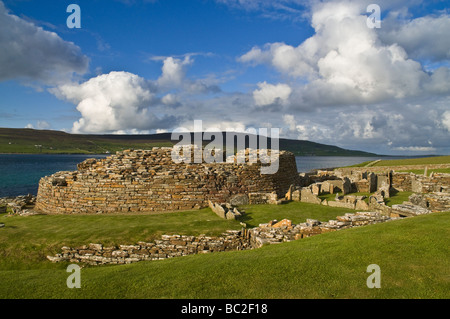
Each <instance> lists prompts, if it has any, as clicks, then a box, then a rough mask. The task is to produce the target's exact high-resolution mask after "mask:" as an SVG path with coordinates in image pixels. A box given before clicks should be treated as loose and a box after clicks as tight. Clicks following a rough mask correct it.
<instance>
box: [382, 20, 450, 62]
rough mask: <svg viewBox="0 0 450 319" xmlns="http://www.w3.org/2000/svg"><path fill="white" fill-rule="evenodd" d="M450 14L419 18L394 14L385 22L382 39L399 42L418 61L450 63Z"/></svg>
mask: <svg viewBox="0 0 450 319" xmlns="http://www.w3.org/2000/svg"><path fill="white" fill-rule="evenodd" d="M449 30H450V15H448V14H441V15H439V16H437V17H436V16H425V17H419V18H416V19H401V20H399V19H398V18H397V14H391V15H389V16H388V17H387V18H386V19H384V20H383V27H382V28H381V29H380V32H379V34H380V38H381V39H382V41H383V42H385V43H390V44H394V43H397V44H398V45H400V46H401V47H402V48H404V49H405V51H406V52H407V53H408V56H410V57H411V58H414V59H426V60H430V61H443V60H450V37H449V36H448V33H449Z"/></svg>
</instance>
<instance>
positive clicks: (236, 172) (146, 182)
mask: <svg viewBox="0 0 450 319" xmlns="http://www.w3.org/2000/svg"><path fill="white" fill-rule="evenodd" d="M171 152H172V148H153V149H152V150H127V151H123V152H117V154H115V155H112V156H109V157H107V158H104V159H98V160H96V159H88V160H86V161H84V162H82V163H81V164H79V165H78V170H77V171H73V172H58V173H56V174H54V175H51V176H47V177H44V178H42V179H41V180H40V182H39V190H38V196H37V202H36V210H38V211H43V212H45V213H60V214H72V213H109V212H139V211H176V210H189V209H198V208H202V207H207V206H208V200H211V201H212V202H214V203H224V202H227V201H229V200H230V198H231V197H232V196H233V195H236V194H249V193H272V192H274V193H276V194H277V196H280V197H281V196H284V195H285V193H286V192H287V191H288V189H289V186H290V185H292V184H296V183H297V180H298V178H299V176H298V173H297V166H296V163H295V157H294V155H293V154H292V153H290V152H285V151H281V152H279V163H278V165H279V168H278V171H277V172H276V173H275V174H261V166H262V165H267V164H262V163H261V162H260V161H257V162H256V163H249V162H248V159H249V158H250V157H251V156H255V155H258V153H259V154H260V155H261V152H260V150H249V149H247V150H246V154H247V156H248V157H247V162H246V163H236V161H235V162H234V163H227V162H225V163H205V162H202V163H194V158H193V157H192V158H191V163H175V162H174V161H173V160H172V156H171ZM269 152H270V150H269ZM192 154H194V152H192Z"/></svg>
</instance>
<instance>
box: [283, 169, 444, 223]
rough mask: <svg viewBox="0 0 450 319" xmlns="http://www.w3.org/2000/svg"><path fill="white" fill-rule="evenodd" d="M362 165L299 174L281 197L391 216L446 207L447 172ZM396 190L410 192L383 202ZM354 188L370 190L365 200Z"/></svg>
mask: <svg viewBox="0 0 450 319" xmlns="http://www.w3.org/2000/svg"><path fill="white" fill-rule="evenodd" d="M448 166H450V165H448ZM365 169H367V168H354V169H349V168H344V169H337V170H317V171H315V172H312V173H307V174H305V173H303V174H300V181H301V185H300V186H299V185H297V186H294V185H292V186H291V188H290V189H289V191H288V192H287V193H286V195H285V198H286V199H289V200H294V201H302V202H306V203H313V204H320V205H327V206H332V207H342V208H349V209H356V210H366V211H368V210H373V211H377V212H381V213H383V214H385V215H386V216H392V217H408V216H416V215H421V214H425V213H430V212H442V211H450V174H445V173H432V174H430V176H426V174H424V175H416V174H413V173H403V172H395V171H394V170H392V169H386V168H384V171H366V170H365ZM402 169H405V167H402ZM397 191H407V192H414V194H412V195H411V196H410V197H409V201H406V202H404V203H403V204H397V205H392V207H389V206H387V205H386V204H385V199H386V198H389V197H390V196H391V194H392V193H393V192H397ZM354 192H362V193H373V194H372V195H370V197H369V198H368V200H366V199H367V198H366V197H365V196H354V195H351V193H354ZM322 194H336V197H335V200H326V199H324V200H322V199H321V198H320V197H319V196H320V195H322ZM340 194H342V196H340Z"/></svg>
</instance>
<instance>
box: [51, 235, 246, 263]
mask: <svg viewBox="0 0 450 319" xmlns="http://www.w3.org/2000/svg"><path fill="white" fill-rule="evenodd" d="M248 248H249V241H248V239H247V238H245V237H243V236H241V231H235V230H229V231H227V232H226V233H224V234H223V235H222V236H218V237H211V236H204V235H200V236H184V235H162V236H161V239H159V240H155V241H154V242H138V243H137V244H135V245H118V246H109V247H104V246H103V245H102V244H89V245H84V246H79V247H67V246H65V247H62V248H61V250H62V252H61V253H60V254H57V255H56V256H47V259H49V260H50V261H52V262H62V261H68V262H75V263H85V264H88V265H102V264H116V265H117V264H130V263H134V262H138V261H144V260H147V261H148V260H161V259H166V258H173V257H181V256H187V255H193V254H205V253H212V252H219V251H231V250H244V249H248Z"/></svg>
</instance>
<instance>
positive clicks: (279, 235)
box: [249, 212, 397, 248]
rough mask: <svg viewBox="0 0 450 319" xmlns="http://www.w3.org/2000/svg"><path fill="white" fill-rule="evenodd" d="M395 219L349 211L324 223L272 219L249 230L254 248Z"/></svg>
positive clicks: (371, 213) (313, 220)
mask: <svg viewBox="0 0 450 319" xmlns="http://www.w3.org/2000/svg"><path fill="white" fill-rule="evenodd" d="M395 219H397V218H391V217H388V216H385V215H383V214H381V213H379V212H357V213H355V214H350V213H347V214H345V215H344V216H338V217H336V220H329V221H328V222H324V223H323V222H320V221H318V220H315V219H307V220H306V222H305V223H300V224H297V225H294V224H292V223H291V221H289V220H283V221H281V222H277V221H272V222H270V223H268V224H261V225H259V227H257V228H253V229H251V230H250V231H249V232H250V242H251V246H252V247H253V248H259V247H261V246H263V245H265V244H277V243H282V242H289V241H292V240H297V239H301V238H306V237H311V236H315V235H319V234H323V233H328V232H332V231H337V230H341V229H347V228H352V227H359V226H365V225H370V224H377V223H383V222H386V221H390V220H395Z"/></svg>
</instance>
